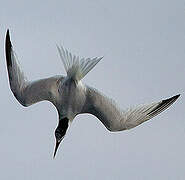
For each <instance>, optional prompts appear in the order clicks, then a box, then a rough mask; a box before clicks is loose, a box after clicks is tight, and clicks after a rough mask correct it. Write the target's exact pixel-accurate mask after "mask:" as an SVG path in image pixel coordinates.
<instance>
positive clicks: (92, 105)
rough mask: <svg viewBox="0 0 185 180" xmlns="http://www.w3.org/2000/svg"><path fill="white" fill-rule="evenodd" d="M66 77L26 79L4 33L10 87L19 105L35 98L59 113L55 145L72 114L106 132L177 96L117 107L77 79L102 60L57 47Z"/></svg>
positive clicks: (151, 114) (133, 121)
mask: <svg viewBox="0 0 185 180" xmlns="http://www.w3.org/2000/svg"><path fill="white" fill-rule="evenodd" d="M57 48H58V51H59V54H60V57H61V59H62V61H63V64H64V67H65V70H66V72H67V76H61V75H58V76H54V77H50V78H46V79H41V80H37V81H33V82H29V81H28V80H27V78H26V77H25V75H24V74H23V72H22V71H21V69H20V67H19V65H18V63H17V60H16V56H15V53H14V51H13V47H12V44H11V41H10V36H9V31H7V35H6V43H5V49H6V61H7V69H8V75H9V81H10V88H11V90H12V92H13V93H14V96H15V97H16V99H17V100H18V101H19V102H20V103H21V104H22V105H23V106H26V107H27V106H30V105H32V104H34V103H37V102H39V101H43V100H48V101H50V102H52V103H53V105H54V106H55V107H56V109H57V111H58V114H59V123H58V126H57V128H56V131H55V137H56V147H55V152H54V156H55V154H56V152H57V149H58V147H59V144H60V142H61V141H62V139H63V138H64V136H65V134H66V131H67V129H68V128H69V125H70V124H71V123H72V121H73V119H74V118H75V116H76V115H78V114H82V113H90V114H92V115H94V116H96V117H97V118H98V119H99V120H100V121H101V122H102V123H103V124H104V125H105V127H106V128H107V129H108V130H110V131H122V130H126V129H131V128H134V127H136V126H138V125H139V124H141V123H143V122H145V121H147V120H149V119H151V118H153V117H154V116H156V115H158V114H159V113H161V112H162V111H164V110H165V109H166V108H168V107H169V106H170V105H172V104H173V103H174V102H175V101H176V100H177V98H178V97H179V95H176V96H173V97H171V98H169V99H166V100H162V101H159V102H154V103H150V104H146V105H140V106H137V107H135V108H129V109H127V110H121V109H120V108H119V107H118V106H117V105H116V103H115V102H114V101H113V100H112V99H110V98H108V97H106V96H104V95H102V94H101V93H100V92H98V91H97V90H96V89H94V88H92V87H90V86H88V85H85V84H83V82H82V81H81V79H82V78H83V77H84V76H85V75H86V74H87V73H88V72H89V71H90V70H91V69H92V68H93V67H94V66H95V65H96V64H97V63H98V62H99V61H100V60H101V59H102V57H101V58H92V59H90V58H87V59H84V58H82V59H79V57H78V56H74V55H72V54H71V53H69V52H68V51H67V50H65V49H63V48H62V47H57Z"/></svg>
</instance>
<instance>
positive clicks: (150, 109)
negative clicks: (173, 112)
mask: <svg viewBox="0 0 185 180" xmlns="http://www.w3.org/2000/svg"><path fill="white" fill-rule="evenodd" d="M179 96H180V95H176V96H173V97H171V98H169V99H165V100H162V101H159V102H154V103H151V104H147V105H139V106H137V107H134V108H128V109H127V110H124V111H122V110H121V109H120V108H119V107H118V106H117V105H116V103H115V102H114V101H113V100H112V99H110V98H108V97H106V96H104V95H102V94H101V93H99V92H98V91H97V90H95V89H93V88H91V87H88V86H87V88H86V103H85V105H84V108H83V110H82V112H81V113H90V114H93V115H94V116H96V117H97V118H98V119H99V120H100V121H101V122H102V123H103V124H104V125H105V127H106V128H107V129H108V130H110V131H122V130H126V129H131V128H134V127H136V126H138V125H139V124H141V123H143V122H145V121H147V120H149V119H151V118H153V117H155V116H156V115H158V114H159V113H161V112H163V111H164V110H165V109H167V108H168V107H169V106H171V105H172V104H173V103H174V102H175V101H176V100H177V98H178V97H179Z"/></svg>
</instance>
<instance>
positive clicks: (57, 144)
mask: <svg viewBox="0 0 185 180" xmlns="http://www.w3.org/2000/svg"><path fill="white" fill-rule="evenodd" d="M60 142H61V141H56V145H55V151H54V155H53V159H54V158H55V155H56V153H57V149H58V147H59V144H60Z"/></svg>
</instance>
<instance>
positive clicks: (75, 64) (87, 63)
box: [57, 46, 103, 81]
mask: <svg viewBox="0 0 185 180" xmlns="http://www.w3.org/2000/svg"><path fill="white" fill-rule="evenodd" d="M57 49H58V52H59V54H60V57H61V59H62V62H63V64H64V68H65V70H66V72H67V76H68V77H70V78H74V79H75V80H78V81H79V80H81V79H82V78H83V77H84V76H85V75H86V74H87V73H88V72H89V71H90V70H91V69H92V68H93V67H94V66H95V65H96V64H97V63H98V62H99V61H100V60H101V59H102V58H103V57H99V58H98V57H96V58H87V59H85V58H81V59H80V58H79V56H75V55H72V54H71V53H70V52H68V51H67V50H66V49H64V48H63V47H62V46H61V47H59V46H57Z"/></svg>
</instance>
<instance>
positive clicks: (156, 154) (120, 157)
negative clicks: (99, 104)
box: [0, 0, 185, 180]
mask: <svg viewBox="0 0 185 180" xmlns="http://www.w3.org/2000/svg"><path fill="white" fill-rule="evenodd" d="M0 25H1V28H0V42H1V43H0V44H1V45H0V47H1V48H0V74H1V78H0V89H1V93H0V99H1V101H0V107H1V118H0V119H1V120H0V179H4V180H9V179H14V180H15V179H19V180H22V179H24V180H33V179H34V180H35V179H40V180H41V179H44V180H51V179H52V180H53V179H70V180H76V179H80V180H81V179H90V180H93V179H107V180H109V179H110V180H115V179H116V180H117V179H120V180H122V179H132V180H143V179H145V180H148V179H151V180H156V179H157V180H164V179H168V180H174V179H175V180H183V179H184V178H185V94H184V93H185V2H184V1H182V0H178V1H174V0H155V1H153V0H140V1H138V0H124V1H121V0H120V1H107V0H93V1H85V0H78V1H72V0H68V1H63V0H61V1H56V0H53V1H38V0H32V1H23V0H22V1H18V0H17V1H16V0H15V1H10V0H6V1H2V2H1V5H0ZM7 28H9V29H10V33H11V40H12V43H13V46H14V49H15V50H16V52H17V55H18V57H19V61H20V63H21V65H22V68H23V70H24V72H25V74H26V75H27V76H28V78H29V79H31V80H34V79H38V78H44V77H49V76H53V75H55V74H65V71H64V67H63V64H62V61H61V60H60V58H59V55H58V52H57V49H56V43H57V44H61V45H63V46H64V47H65V48H67V49H69V50H70V51H72V52H73V53H75V54H77V55H81V56H84V57H93V56H104V58H103V59H102V61H101V62H100V63H99V64H97V65H96V67H95V68H94V69H93V70H92V71H91V72H90V73H88V75H87V76H86V77H85V78H84V79H83V82H84V83H87V84H89V85H91V86H93V87H95V88H97V89H99V90H100V91H102V92H103V93H104V94H106V95H107V96H110V97H112V98H113V99H115V100H116V101H117V102H118V104H119V105H120V106H121V107H123V108H124V107H128V106H130V105H135V104H140V103H147V102H148V103H150V102H152V101H158V100H161V99H163V98H168V97H171V96H173V95H176V94H178V93H181V97H180V98H179V99H178V101H177V102H176V103H175V104H174V105H173V106H171V107H170V108H169V109H168V110H167V111H165V112H163V113H162V114H160V115H158V116H157V117H155V118H153V119H152V120H150V121H148V122H146V123H144V124H142V125H141V126H138V127H136V128H134V129H132V130H129V131H123V132H119V133H110V132H109V131H107V130H106V129H105V127H104V126H103V125H102V124H101V123H100V122H99V121H98V120H97V119H96V118H95V117H93V116H92V115H88V114H87V115H80V116H78V117H76V118H75V120H74V122H73V124H72V126H71V128H70V130H69V131H68V133H67V135H66V137H65V139H64V140H63V142H62V143H61V146H60V148H59V151H58V153H57V156H56V159H55V160H53V159H52V156H53V150H54V145H55V138H54V130H55V128H56V126H57V123H58V115H57V112H56V109H55V107H54V106H53V105H52V104H51V103H48V102H41V103H38V104H35V105H33V106H31V107H29V108H24V107H22V106H21V105H20V104H19V103H18V101H17V100H16V99H15V98H14V96H13V95H12V93H11V91H10V88H9V84H8V78H7V70H6V64H5V53H4V40H5V33H6V30H7Z"/></svg>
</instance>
